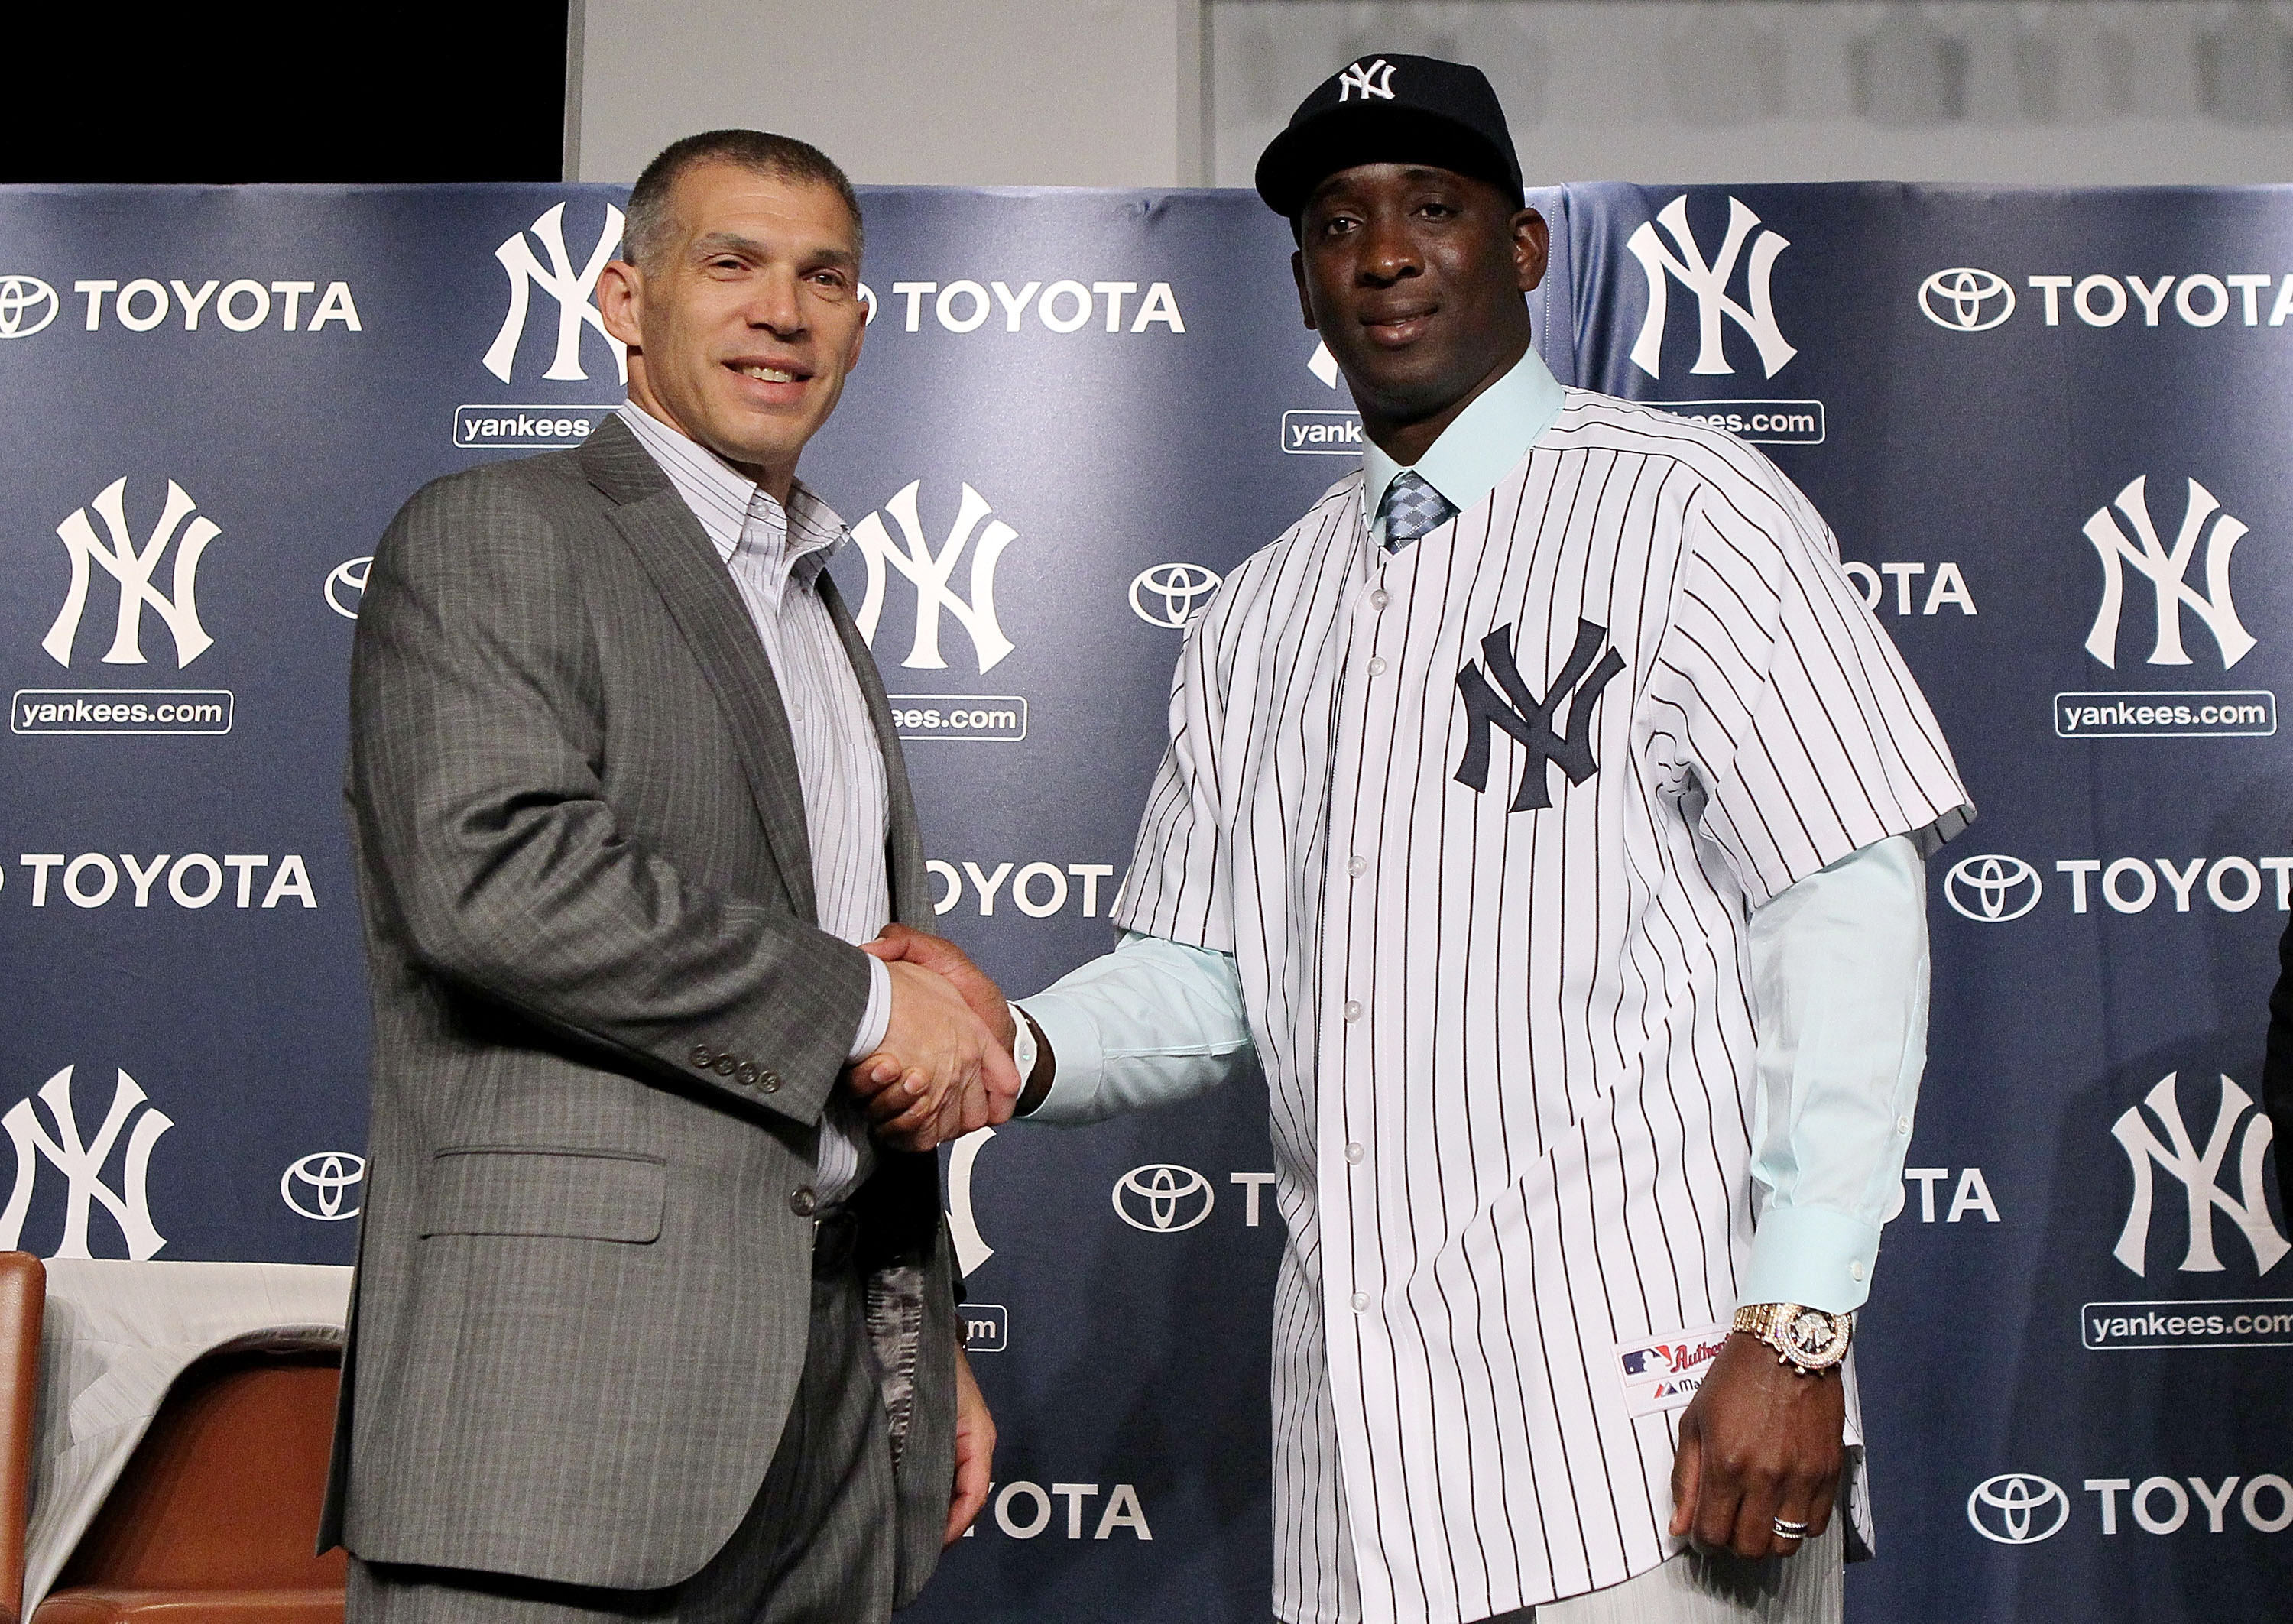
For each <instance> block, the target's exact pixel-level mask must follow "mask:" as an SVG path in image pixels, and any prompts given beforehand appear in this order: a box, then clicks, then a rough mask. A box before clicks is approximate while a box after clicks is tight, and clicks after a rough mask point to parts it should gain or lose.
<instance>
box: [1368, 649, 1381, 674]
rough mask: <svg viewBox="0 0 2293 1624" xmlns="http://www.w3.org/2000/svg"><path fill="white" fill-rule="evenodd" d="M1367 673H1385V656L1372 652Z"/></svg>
mask: <svg viewBox="0 0 2293 1624" xmlns="http://www.w3.org/2000/svg"><path fill="white" fill-rule="evenodd" d="M1369 674H1370V675H1372V676H1383V675H1385V657H1384V656H1383V655H1381V654H1373V655H1371V656H1370V661H1369Z"/></svg>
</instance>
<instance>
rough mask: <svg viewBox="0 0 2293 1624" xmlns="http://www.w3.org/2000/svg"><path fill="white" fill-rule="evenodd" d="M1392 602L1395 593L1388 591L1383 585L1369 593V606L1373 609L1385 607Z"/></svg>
mask: <svg viewBox="0 0 2293 1624" xmlns="http://www.w3.org/2000/svg"><path fill="white" fill-rule="evenodd" d="M1390 602H1393V594H1391V593H1389V592H1388V591H1386V589H1385V588H1384V587H1382V586H1381V587H1379V588H1378V589H1377V590H1376V591H1375V592H1373V593H1372V594H1369V606H1370V607H1371V608H1372V609H1383V608H1384V607H1385V606H1386V605H1387V604H1389V603H1390Z"/></svg>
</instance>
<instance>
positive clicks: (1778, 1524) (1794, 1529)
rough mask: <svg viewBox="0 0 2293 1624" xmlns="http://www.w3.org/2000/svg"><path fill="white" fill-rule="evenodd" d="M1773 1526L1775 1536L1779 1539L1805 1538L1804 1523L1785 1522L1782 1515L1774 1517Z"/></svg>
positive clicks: (1805, 1526) (1806, 1526)
mask: <svg viewBox="0 0 2293 1624" xmlns="http://www.w3.org/2000/svg"><path fill="white" fill-rule="evenodd" d="M1774 1526H1775V1531H1776V1537H1777V1538H1778V1539H1806V1538H1807V1530H1808V1525H1807V1524H1806V1523H1792V1522H1787V1521H1786V1520H1785V1519H1784V1518H1782V1517H1777V1518H1775V1519H1774Z"/></svg>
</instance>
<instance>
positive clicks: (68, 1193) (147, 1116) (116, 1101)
mask: <svg viewBox="0 0 2293 1624" xmlns="http://www.w3.org/2000/svg"><path fill="white" fill-rule="evenodd" d="M71 1077H72V1068H71V1067H69V1066H66V1067H65V1068H64V1069H63V1070H62V1071H59V1072H57V1073H56V1074H55V1075H54V1076H53V1077H52V1078H50V1079H48V1080H47V1081H46V1082H45V1083H43V1084H41V1085H40V1094H39V1098H40V1103H42V1104H44V1105H45V1106H46V1107H47V1108H48V1117H49V1119H50V1120H51V1121H53V1123H54V1124H55V1129H56V1131H55V1132H54V1133H53V1134H50V1133H49V1132H48V1130H47V1128H46V1127H44V1126H42V1124H41V1122H40V1119H39V1116H38V1113H36V1111H34V1110H33V1109H32V1102H31V1101H30V1100H19V1101H17V1102H16V1103H14V1104H13V1105H12V1106H10V1107H9V1108H8V1114H7V1115H6V1116H4V1117H0V1127H4V1128H6V1129H7V1130H8V1137H9V1139H10V1141H11V1142H12V1143H14V1145H15V1147H16V1185H15V1188H14V1189H13V1190H12V1192H10V1193H9V1196H8V1205H7V1208H6V1209H5V1210H4V1211H0V1249H8V1250H12V1249H14V1248H16V1247H17V1246H18V1245H19V1244H20V1242H21V1241H22V1240H23V1236H24V1219H25V1216H26V1215H27V1214H28V1213H29V1212H30V1211H31V1208H32V1188H33V1186H34V1184H36V1183H37V1182H38V1178H39V1169H40V1163H41V1161H42V1159H45V1160H46V1161H47V1162H48V1163H49V1164H50V1165H51V1166H53V1168H55V1169H56V1171H58V1172H59V1173H61V1174H62V1175H63V1176H64V1233H63V1240H62V1243H61V1245H60V1246H58V1247H57V1248H56V1250H55V1253H54V1254H53V1255H54V1256H58V1257H88V1256H93V1253H91V1252H90V1251H89V1250H88V1249H87V1220H88V1208H89V1206H90V1204H91V1203H93V1204H97V1205H101V1207H102V1208H103V1209H104V1210H105V1211H106V1212H108V1213H109V1214H110V1215H111V1217H112V1221H113V1222H114V1223H116V1224H118V1225H119V1233H120V1236H121V1238H122V1239H124V1240H126V1242H127V1255H128V1256H130V1257H132V1258H134V1259H135V1260H136V1261H138V1262H141V1261H142V1259H144V1258H147V1257H150V1256H155V1255H156V1254H157V1253H158V1250H159V1248H161V1247H163V1246H165V1245H166V1244H167V1241H166V1237H165V1236H163V1235H162V1234H160V1233H159V1232H158V1228H157V1227H156V1226H154V1225H153V1224H152V1222H151V1207H150V1200H149V1199H148V1191H149V1181H150V1168H151V1147H152V1146H153V1145H155V1144H157V1143H159V1135H162V1134H164V1133H166V1131H167V1130H168V1129H169V1128H171V1127H174V1126H175V1124H174V1120H173V1119H170V1118H169V1117H168V1115H167V1113H166V1112H165V1111H161V1110H160V1109H159V1108H158V1107H157V1106H156V1105H153V1104H152V1103H150V1100H148V1099H147V1098H145V1097H144V1094H143V1090H142V1088H141V1087H138V1086H137V1084H136V1081H135V1079H134V1078H132V1077H130V1076H128V1075H127V1073H126V1072H125V1071H121V1072H119V1073H118V1076H117V1079H116V1080H115V1082H114V1083H113V1085H112V1091H111V1107H110V1109H109V1111H107V1112H106V1113H105V1115H104V1119H103V1126H102V1127H101V1128H99V1129H97V1130H96V1135H95V1138H94V1140H93V1142H92V1143H90V1142H84V1141H82V1139H81V1138H80V1133H79V1119H78V1118H77V1116H75V1115H74V1114H73V1111H72V1097H71ZM139 1111H140V1112H141V1113H142V1115H141V1116H140V1117H139V1116H138V1115H137V1113H138V1112H139ZM131 1119H133V1120H134V1123H135V1127H134V1130H133V1131H132V1132H131V1133H129V1135H128V1136H127V1151H126V1158H125V1159H124V1160H123V1162H122V1165H121V1167H120V1176H119V1182H120V1184H121V1186H122V1187H121V1188H120V1189H118V1190H114V1189H112V1188H111V1187H110V1186H109V1184H105V1183H104V1182H103V1165H104V1163H105V1162H107V1161H109V1160H110V1159H111V1151H112V1147H113V1146H115V1145H117V1143H119V1135H120V1130H121V1129H123V1128H125V1127H127V1124H128V1122H129V1121H130V1120H131Z"/></svg>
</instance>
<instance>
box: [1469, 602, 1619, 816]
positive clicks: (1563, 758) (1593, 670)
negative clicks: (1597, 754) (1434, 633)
mask: <svg viewBox="0 0 2293 1624" xmlns="http://www.w3.org/2000/svg"><path fill="white" fill-rule="evenodd" d="M1607 638H1608V627H1607V626H1594V625H1593V624H1592V622H1591V621H1589V620H1579V621H1578V622H1577V623H1576V647H1575V648H1573V649H1571V650H1569V651H1568V663H1567V664H1566V665H1564V666H1562V667H1560V675H1559V676H1557V677H1555V678H1553V680H1552V687H1551V688H1549V689H1547V690H1546V691H1545V694H1544V698H1543V699H1538V698H1537V697H1536V696H1535V694H1533V693H1531V692H1530V691H1529V689H1528V684H1527V683H1526V682H1524V681H1522V680H1521V675H1520V667H1519V666H1517V665H1516V664H1514V663H1513V657H1512V627H1511V626H1510V625H1507V626H1499V627H1497V629H1496V630H1495V631H1494V632H1491V633H1490V634H1488V635H1487V637H1484V638H1482V639H1481V660H1480V663H1479V664H1476V663H1475V662H1473V661H1471V660H1468V661H1467V662H1466V663H1465V666H1464V667H1463V668H1462V670H1460V671H1459V672H1458V673H1457V691H1458V692H1459V693H1461V694H1462V695H1463V696H1464V700H1465V754H1464V757H1463V759H1462V760H1461V761H1459V762H1458V764H1457V782H1459V783H1460V784H1462V785H1464V786H1465V788H1468V789H1471V790H1475V791H1477V792H1479V793H1482V794H1486V793H1487V790H1488V787H1489V743H1490V740H1491V739H1492V738H1493V737H1494V736H1495V733H1496V731H1498V730H1500V729H1502V730H1503V731H1505V732H1506V733H1508V734H1510V735H1511V737H1512V738H1513V739H1514V740H1515V741H1516V742H1518V743H1519V745H1520V747H1521V748H1522V749H1524V750H1526V751H1527V752H1528V764H1527V766H1526V767H1525V768H1523V769H1522V772H1521V775H1520V788H1519V792H1518V793H1516V794H1515V795H1514V796H1513V798H1512V804H1511V806H1510V807H1508V808H1506V810H1507V811H1508V812H1534V811H1537V810H1539V809H1541V808H1544V807H1547V806H1550V805H1552V796H1551V794H1550V793H1549V792H1548V789H1547V786H1546V783H1545V771H1544V764H1545V763H1547V762H1548V761H1549V762H1551V763H1552V764H1554V765H1555V766H1557V767H1559V768H1560V771H1561V772H1565V773H1567V774H1568V781H1569V782H1570V783H1572V784H1581V783H1583V782H1584V780H1586V779H1588V778H1591V777H1592V774H1594V773H1595V772H1599V771H1600V763H1598V762H1596V761H1594V760H1593V759H1592V707H1593V705H1594V704H1595V703H1596V702H1597V701H1598V700H1599V699H1600V691H1601V690H1602V689H1603V688H1606V687H1607V686H1608V683H1609V680H1610V679H1611V678H1613V677H1614V676H1615V675H1616V674H1617V673H1618V672H1620V671H1622V670H1623V669H1624V668H1625V661H1624V657H1623V656H1622V655H1620V654H1618V653H1617V652H1616V650H1614V649H1610V650H1608V654H1607V655H1606V656H1605V657H1603V658H1601V660H1600V664H1599V665H1597V666H1595V665H1594V664H1593V663H1592V660H1593V657H1594V656H1595V655H1597V654H1599V653H1600V644H1601V643H1602V642H1604V641H1606V640H1607ZM1483 664H1485V665H1487V667H1488V675H1486V676H1485V675H1482V673H1481V665H1483ZM1491 677H1494V678H1495V686H1492V685H1491V683H1490V678H1491ZM1563 699H1566V700H1568V731H1566V732H1565V733H1562V732H1555V731H1553V727H1552V718H1553V714H1554V713H1555V712H1556V711H1558V710H1559V709H1560V702H1561V701H1562V700H1563Z"/></svg>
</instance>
